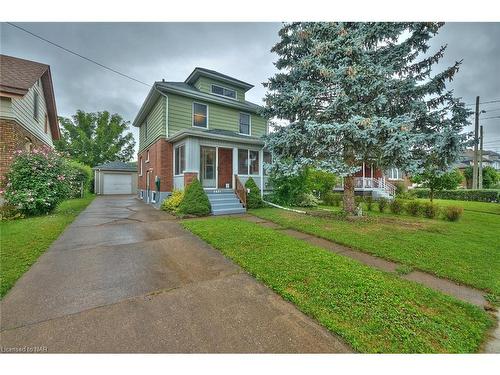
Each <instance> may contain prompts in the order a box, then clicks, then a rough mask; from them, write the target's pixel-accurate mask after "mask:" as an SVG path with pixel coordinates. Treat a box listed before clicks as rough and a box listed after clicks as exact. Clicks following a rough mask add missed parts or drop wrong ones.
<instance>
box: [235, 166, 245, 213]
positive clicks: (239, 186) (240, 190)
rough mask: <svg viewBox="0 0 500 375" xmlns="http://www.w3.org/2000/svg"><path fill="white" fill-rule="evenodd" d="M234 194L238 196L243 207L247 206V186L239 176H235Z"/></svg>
mask: <svg viewBox="0 0 500 375" xmlns="http://www.w3.org/2000/svg"><path fill="white" fill-rule="evenodd" d="M234 181H235V183H234V192H235V193H236V195H237V196H238V198H239V200H240V201H241V204H242V205H243V207H246V206H247V189H246V187H245V185H243V183H242V182H241V180H240V178H239V177H238V175H236V174H235V175H234Z"/></svg>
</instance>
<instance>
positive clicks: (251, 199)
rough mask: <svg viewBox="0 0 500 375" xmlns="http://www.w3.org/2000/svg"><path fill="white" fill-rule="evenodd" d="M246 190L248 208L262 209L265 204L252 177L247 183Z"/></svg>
mask: <svg viewBox="0 0 500 375" xmlns="http://www.w3.org/2000/svg"><path fill="white" fill-rule="evenodd" d="M245 188H246V189H247V208H259V207H262V206H263V205H264V202H262V198H261V196H260V189H259V187H258V186H257V184H256V183H255V181H254V179H253V178H252V177H250V178H249V179H248V180H247V181H246V182H245Z"/></svg>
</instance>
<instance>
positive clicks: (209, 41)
mask: <svg viewBox="0 0 500 375" xmlns="http://www.w3.org/2000/svg"><path fill="white" fill-rule="evenodd" d="M20 25H22V26H23V27H25V28H27V29H29V30H30V31H32V32H34V33H36V34H38V35H41V36H43V37H45V38H47V39H49V40H51V41H54V42H56V43H58V44H61V45H63V46H65V47H68V48H70V49H72V50H74V51H76V52H78V53H81V54H82V55H85V56H87V57H89V58H92V59H94V60H97V61H99V62H101V63H103V64H105V65H107V66H109V67H111V68H114V69H116V70H119V71H121V72H123V73H125V74H128V75H130V76H133V77H135V78H137V79H139V80H141V81H143V82H147V83H151V84H152V83H153V82H154V81H158V80H161V79H162V78H164V79H166V80H169V81H183V80H184V79H185V78H186V77H187V76H188V75H189V73H190V72H191V71H192V70H193V68H194V67H196V66H203V67H206V68H209V69H214V70H217V71H220V72H222V73H225V74H228V75H231V76H234V77H237V78H239V79H241V80H243V81H246V82H250V83H252V84H254V85H255V88H253V89H252V90H250V91H249V93H248V95H247V98H248V100H250V101H253V102H255V103H261V101H262V98H263V97H264V95H265V89H264V88H263V87H262V85H261V83H262V82H264V81H266V80H267V78H269V77H270V76H272V75H273V73H274V72H275V68H274V65H273V61H274V60H275V59H276V56H275V55H273V54H272V53H271V52H270V49H271V47H272V46H273V45H274V44H275V43H276V42H277V41H278V34H277V33H278V30H279V29H280V27H281V24H279V23H23V24H20ZM498 35H500V23H449V24H446V25H445V26H444V27H443V28H442V29H441V32H440V33H439V35H438V36H437V37H436V38H434V40H433V41H432V48H433V49H437V48H438V47H439V45H441V44H448V49H447V52H446V56H445V58H444V59H443V61H442V63H441V64H440V66H439V68H444V67H445V66H448V65H451V64H452V63H453V62H454V61H456V60H462V59H463V64H462V67H461V69H460V72H459V73H458V74H457V76H456V79H455V80H454V81H453V82H452V83H451V85H450V87H452V88H454V90H455V94H456V95H458V96H462V97H463V98H464V100H465V101H466V102H467V103H472V102H474V100H475V96H476V95H480V96H481V98H483V99H484V100H487V99H497V98H500V89H499V88H500V74H498V71H499V61H500V43H499V42H498ZM0 42H1V45H2V53H4V54H8V55H13V56H17V57H21V58H26V59H30V60H35V61H40V62H43V63H46V64H49V65H50V66H51V70H52V75H53V80H54V86H55V93H56V101H57V107H58V112H59V114H60V115H61V116H70V115H72V114H74V113H75V112H76V110H77V109H83V110H85V111H102V110H109V111H111V112H117V113H120V114H121V115H122V116H123V117H124V118H125V119H126V120H128V121H132V120H133V119H134V117H135V115H136V114H137V111H138V110H139V108H140V106H141V104H142V102H143V100H144V99H145V97H146V95H147V93H148V91H149V88H148V87H146V86H143V85H141V84H139V83H136V82H133V81H130V80H128V79H125V78H123V77H120V76H118V75H116V74H114V73H111V72H109V71H107V70H105V69H103V68H100V67H98V66H96V65H94V64H91V63H89V62H87V61H85V60H83V59H81V58H78V57H76V56H73V55H71V54H68V53H67V52H64V51H62V50H60V49H58V48H56V47H53V46H51V45H49V44H46V43H45V42H42V41H40V40H37V39H35V38H33V37H32V36H29V35H27V34H25V33H23V32H21V31H19V30H17V29H15V28H13V27H11V26H9V25H7V24H5V23H2V24H1V40H0ZM485 107H486V106H485ZM494 107H495V105H491V106H490V108H491V109H493V108H494ZM496 107H498V108H500V103H497V105H496ZM499 114H500V113H499ZM499 122H500V119H499V120H498V121H496V120H486V121H485V122H484V126H485V133H486V137H485V138H486V140H488V138H489V137H491V139H492V140H493V139H494V138H495V137H497V138H500V126H499V125H500V124H499ZM133 131H134V134H135V135H136V139H137V131H136V129H133ZM488 144H490V143H488ZM492 144H493V143H492ZM499 148H500V145H499Z"/></svg>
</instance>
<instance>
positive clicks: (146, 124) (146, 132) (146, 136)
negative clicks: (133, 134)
mask: <svg viewBox="0 0 500 375" xmlns="http://www.w3.org/2000/svg"><path fill="white" fill-rule="evenodd" d="M147 139H148V120H147V119H146V121H144V140H145V141H146V140H147ZM148 160H149V158H148Z"/></svg>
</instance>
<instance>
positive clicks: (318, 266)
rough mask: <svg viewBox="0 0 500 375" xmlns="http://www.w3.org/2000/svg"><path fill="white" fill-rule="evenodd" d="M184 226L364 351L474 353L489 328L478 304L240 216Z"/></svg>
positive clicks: (189, 221)
mask: <svg viewBox="0 0 500 375" xmlns="http://www.w3.org/2000/svg"><path fill="white" fill-rule="evenodd" d="M182 224H183V226H184V227H185V228H187V229H188V230H190V231H191V232H193V233H194V234H196V235H198V236H199V237H201V238H202V239H203V240H205V241H206V242H208V243H209V244H211V245H212V246H214V247H215V248H217V249H219V250H220V251H221V252H222V253H223V254H224V255H226V256H227V257H229V258H230V259H232V260H233V261H235V262H236V263H238V264H239V265H240V266H242V267H243V268H244V269H245V270H247V271H248V272H249V273H250V274H251V275H253V276H254V277H255V278H257V279H258V280H260V281H262V282H263V283H264V284H266V285H268V286H269V287H270V288H272V289H273V290H274V291H276V292H277V293H278V294H280V295H281V296H282V297H283V298H285V299H286V300H289V301H291V302H293V303H294V304H295V305H296V306H297V307H298V308H299V309H300V310H302V311H303V312H304V313H306V314H307V315H309V316H311V317H313V318H314V319H316V320H317V321H318V322H320V323H321V324H322V325H323V326H325V327H326V328H328V329H329V330H330V331H331V332H333V333H335V334H338V335H340V336H341V337H343V338H344V339H345V340H346V342H348V343H349V344H350V345H351V346H352V347H353V349H355V350H357V351H360V352H370V353H466V352H475V351H477V350H478V348H479V346H480V344H481V342H482V340H483V338H484V336H485V332H486V331H487V329H488V328H489V327H490V325H491V324H492V319H491V317H490V316H489V315H488V314H487V313H485V312H484V311H483V310H481V309H479V308H477V307H475V306H472V305H470V304H467V303H464V302H461V301H458V300H456V299H454V298H452V297H449V296H446V295H444V294H441V293H438V292H435V291H433V290H431V289H429V288H426V287H423V286H421V285H419V284H416V283H412V282H409V281H406V280H402V279H400V278H399V277H397V276H396V275H393V274H389V273H385V272H382V271H379V270H375V269H372V268H370V267H368V266H365V265H362V264H360V263H358V262H356V261H354V260H351V259H348V258H345V257H342V256H340V255H337V254H334V253H331V252H328V251H325V250H323V249H321V248H318V247H316V246H313V245H310V244H308V243H306V242H304V241H301V240H298V239H295V238H292V237H289V236H287V235H285V234H282V233H280V232H279V231H275V230H272V229H269V228H264V227H262V226H259V225H257V224H254V223H250V222H247V221H244V220H241V219H238V218H207V219H198V220H187V221H184V222H183V223H182Z"/></svg>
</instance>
